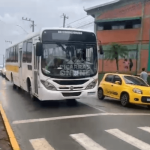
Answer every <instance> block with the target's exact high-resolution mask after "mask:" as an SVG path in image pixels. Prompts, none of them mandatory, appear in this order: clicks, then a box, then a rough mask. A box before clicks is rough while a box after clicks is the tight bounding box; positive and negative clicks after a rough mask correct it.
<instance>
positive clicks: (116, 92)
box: [111, 75, 122, 99]
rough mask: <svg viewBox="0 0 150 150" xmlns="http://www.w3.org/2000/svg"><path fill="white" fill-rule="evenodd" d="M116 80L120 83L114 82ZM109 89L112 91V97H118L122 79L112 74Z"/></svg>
mask: <svg viewBox="0 0 150 150" xmlns="http://www.w3.org/2000/svg"><path fill="white" fill-rule="evenodd" d="M116 81H119V82H120V83H121V84H120V85H119V84H115V82H116ZM111 91H112V97H113V98H115V99H120V94H121V91H122V79H121V78H120V77H119V76H118V75H115V76H114V82H113V84H112V86H111Z"/></svg>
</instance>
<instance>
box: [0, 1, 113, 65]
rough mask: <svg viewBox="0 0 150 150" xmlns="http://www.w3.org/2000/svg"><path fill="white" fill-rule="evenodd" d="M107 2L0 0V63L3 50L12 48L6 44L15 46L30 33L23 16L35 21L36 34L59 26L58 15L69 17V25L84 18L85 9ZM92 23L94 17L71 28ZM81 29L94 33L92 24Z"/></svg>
mask: <svg viewBox="0 0 150 150" xmlns="http://www.w3.org/2000/svg"><path fill="white" fill-rule="evenodd" d="M110 1H112V0H0V29H1V30H0V35H1V36H0V45H1V49H0V64H2V62H3V59H2V58H3V57H2V55H3V54H5V49H6V48H7V47H8V46H10V45H11V44H10V43H9V42H5V41H11V42H12V43H15V42H17V41H19V40H20V39H22V38H23V37H25V36H26V35H27V34H29V33H31V32H32V29H31V27H30V25H31V23H30V22H28V21H24V20H22V17H24V18H28V19H31V20H34V21H35V25H36V26H35V31H39V30H40V29H41V28H42V27H62V25H63V18H62V17H61V16H62V14H63V13H64V14H66V15H67V16H68V17H69V18H68V19H67V20H66V26H68V24H70V23H71V22H74V21H75V20H78V19H80V18H83V17H85V16H87V14H86V12H85V11H84V9H86V8H90V7H92V6H96V5H100V4H103V3H106V2H110ZM92 21H94V18H92V17H91V16H88V17H86V18H84V19H82V20H80V21H78V22H75V23H73V24H70V26H71V27H74V28H77V27H80V26H82V25H85V24H87V23H89V22H92ZM17 25H19V26H20V27H19V26H17ZM22 28H23V29H22ZM82 29H87V30H92V31H94V26H93V24H91V25H89V26H85V27H82ZM24 30H25V31H24Z"/></svg>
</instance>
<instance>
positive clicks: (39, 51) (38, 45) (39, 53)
mask: <svg viewBox="0 0 150 150" xmlns="http://www.w3.org/2000/svg"><path fill="white" fill-rule="evenodd" d="M36 56H42V43H41V42H38V43H36Z"/></svg>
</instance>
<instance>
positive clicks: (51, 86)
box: [41, 80, 57, 91]
mask: <svg viewBox="0 0 150 150" xmlns="http://www.w3.org/2000/svg"><path fill="white" fill-rule="evenodd" d="M41 83H42V84H43V85H44V86H45V88H46V89H48V90H52V91H57V89H56V88H55V86H54V85H52V84H51V83H49V82H48V81H43V80H41Z"/></svg>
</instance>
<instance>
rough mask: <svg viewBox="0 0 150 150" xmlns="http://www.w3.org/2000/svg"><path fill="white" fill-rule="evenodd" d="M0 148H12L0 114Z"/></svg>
mask: <svg viewBox="0 0 150 150" xmlns="http://www.w3.org/2000/svg"><path fill="white" fill-rule="evenodd" d="M0 150H12V148H11V145H10V142H9V138H8V135H7V132H6V129H5V127H4V122H3V120H2V117H1V114H0Z"/></svg>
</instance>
